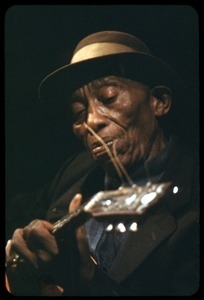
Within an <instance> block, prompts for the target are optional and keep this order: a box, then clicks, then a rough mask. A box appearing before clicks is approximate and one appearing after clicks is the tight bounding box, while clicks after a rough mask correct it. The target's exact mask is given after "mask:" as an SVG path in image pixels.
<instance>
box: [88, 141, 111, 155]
mask: <svg viewBox="0 0 204 300" xmlns="http://www.w3.org/2000/svg"><path fill="white" fill-rule="evenodd" d="M104 143H105V145H106V146H107V147H108V149H110V150H111V148H112V145H113V140H107V141H106V140H104ZM91 152H92V153H93V154H94V155H96V156H100V155H104V154H107V149H106V147H105V146H104V145H102V144H101V143H100V142H98V141H97V142H95V143H93V144H92V147H91Z"/></svg>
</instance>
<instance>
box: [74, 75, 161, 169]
mask: <svg viewBox="0 0 204 300" xmlns="http://www.w3.org/2000/svg"><path fill="white" fill-rule="evenodd" d="M71 108H72V114H73V131H74V133H75V134H76V136H78V137H79V138H80V139H81V140H82V142H83V143H84V145H85V146H86V148H87V149H88V150H89V151H90V153H91V154H92V156H93V158H94V159H95V160H97V161H98V162H99V163H101V164H102V165H103V166H104V167H107V166H108V165H110V158H109V156H108V155H107V153H106V151H105V148H104V146H102V145H101V143H100V142H99V141H98V140H97V139H96V137H95V136H94V135H93V134H91V133H90V132H89V131H88V130H87V128H86V127H85V126H84V123H86V124H87V125H88V126H89V127H90V128H91V129H92V130H94V132H96V133H97V134H98V135H99V136H100V137H101V138H102V139H103V140H104V142H105V143H106V145H107V146H108V147H109V149H110V150H111V151H112V149H113V142H114V141H115V140H117V142H116V144H115V147H116V153H117V156H118V158H119V159H120V161H121V162H122V163H123V165H124V166H126V167H128V166H129V165H131V164H132V163H133V162H136V163H138V164H140V163H141V162H144V160H147V159H148V158H150V157H151V156H152V155H153V153H154V147H153V142H154V140H155V136H156V132H157V128H158V126H157V121H156V118H155V113H154V105H153V101H152V97H151V95H150V92H149V89H148V88H147V87H146V86H144V85H142V84H140V83H137V82H135V81H132V80H128V79H125V78H121V77H116V76H109V77H104V78H101V79H98V80H95V81H93V82H91V83H89V84H87V85H85V86H83V87H82V88H80V89H78V90H77V91H76V92H75V93H74V94H73V95H72V101H71Z"/></svg>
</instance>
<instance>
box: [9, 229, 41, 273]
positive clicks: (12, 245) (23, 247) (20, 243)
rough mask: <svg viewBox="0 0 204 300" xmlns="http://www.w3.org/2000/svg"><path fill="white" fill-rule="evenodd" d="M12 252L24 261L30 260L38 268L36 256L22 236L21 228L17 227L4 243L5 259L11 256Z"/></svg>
mask: <svg viewBox="0 0 204 300" xmlns="http://www.w3.org/2000/svg"><path fill="white" fill-rule="evenodd" d="M14 253H17V254H18V255H20V256H21V257H22V258H23V259H24V260H25V261H27V262H30V263H31V264H32V265H33V266H34V267H35V268H38V263H37V257H36V255H35V253H33V252H32V251H31V250H30V249H29V248H28V246H27V244H26V241H25V240H24V238H23V229H22V228H18V229H16V230H15V231H14V234H13V236H12V239H11V240H9V241H8V242H7V245H6V261H7V262H8V261H9V260H11V259H12V258H13V255H14Z"/></svg>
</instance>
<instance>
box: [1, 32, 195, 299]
mask: <svg viewBox="0 0 204 300" xmlns="http://www.w3.org/2000/svg"><path fill="white" fill-rule="evenodd" d="M182 88H183V86H182V82H181V80H180V78H179V76H178V75H177V74H176V72H175V71H174V70H172V68H171V67H170V66H169V65H168V64H166V63H165V62H163V61H162V60H160V59H159V58H157V57H156V56H154V55H152V54H151V52H150V50H149V49H148V48H147V46H146V45H145V44H144V43H143V42H142V41H141V40H140V39H138V38H137V37H135V36H132V35H130V34H127V33H123V32H116V31H104V32H97V33H94V34H92V35H90V36H88V37H86V38H84V39H83V40H82V41H81V42H79V44H78V45H77V47H76V49H75V51H74V53H73V57H72V60H71V62H70V64H68V65H65V66H64V67H62V68H60V69H58V70H56V71H54V72H53V73H51V74H49V75H48V76H47V77H46V78H45V79H44V80H43V81H42V83H41V85H40V88H39V95H40V98H41V99H42V101H43V103H45V104H46V106H47V107H48V109H49V110H50V112H51V113H52V114H56V115H57V114H60V116H61V117H62V118H67V119H68V120H69V122H70V127H71V126H72V129H73V132H74V134H75V136H76V137H77V138H79V140H80V141H81V144H82V148H81V151H80V153H76V154H75V155H73V157H71V158H69V159H68V161H67V162H66V163H65V165H64V166H63V167H62V168H61V170H60V171H59V173H58V174H57V176H56V178H55V179H54V180H53V182H52V183H51V184H50V186H49V187H46V188H44V189H42V190H41V191H40V192H38V193H36V194H35V195H24V196H19V197H17V198H16V200H13V202H12V204H11V206H10V210H8V213H7V215H8V221H9V220H10V221H9V222H11V220H12V228H13V229H15V230H14V232H13V234H12V235H11V236H10V237H9V240H8V242H7V245H6V262H7V270H6V286H7V288H8V289H9V291H10V292H11V293H12V294H14V295H22V296H23V295H41V296H46V295H55V296H56V295H57V296H67V295H68V296H70V295H74V296H184V295H192V294H194V293H195V292H196V291H197V290H198V288H199V223H198V222H199V221H198V219H199V201H198V199H199V197H198V189H199V185H198V168H197V165H196V162H195V161H194V159H193V158H192V157H191V155H190V153H189V152H188V150H187V149H186V147H185V146H184V145H183V144H182V143H181V142H180V141H179V138H178V137H177V136H175V134H174V133H172V132H171V131H170V130H169V128H168V127H166V126H165V118H166V117H167V116H168V115H171V114H173V113H174V112H175V110H173V107H174V105H175V101H179V97H181V95H182ZM175 99H176V100H175ZM99 191H102V192H101V193H99ZM93 195H95V197H94V196H93ZM101 195H102V196H101ZM144 196H145V197H146V198H145V197H144ZM147 196H148V197H149V198H147ZM100 197H102V198H100ZM121 199H122V200H121ZM144 199H146V202H145V200H144ZM97 200H98V203H97ZM80 203H82V205H80ZM19 205H21V207H23V208H24V212H25V211H26V217H24V218H23V215H22V217H19V216H18V217H17V216H16V217H15V214H14V213H12V211H13V210H14V209H15V211H17V207H18V206H19ZM119 205H121V206H122V209H120V208H119ZM68 209H69V211H70V214H68V215H67V211H68ZM24 212H23V213H24ZM64 216H65V218H64V219H63V217H64ZM61 218H62V219H61ZM27 224H28V225H27ZM64 224H65V225H64ZM110 225H112V226H113V229H112V227H111V226H110ZM110 229H112V230H110Z"/></svg>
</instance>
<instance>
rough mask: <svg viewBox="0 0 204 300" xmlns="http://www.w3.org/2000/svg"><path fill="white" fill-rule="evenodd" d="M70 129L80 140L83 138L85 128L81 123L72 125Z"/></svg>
mask: <svg viewBox="0 0 204 300" xmlns="http://www.w3.org/2000/svg"><path fill="white" fill-rule="evenodd" d="M72 130H73V133H74V134H75V136H76V137H77V138H79V139H80V140H82V141H83V140H84V139H85V129H84V126H83V125H72Z"/></svg>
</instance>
